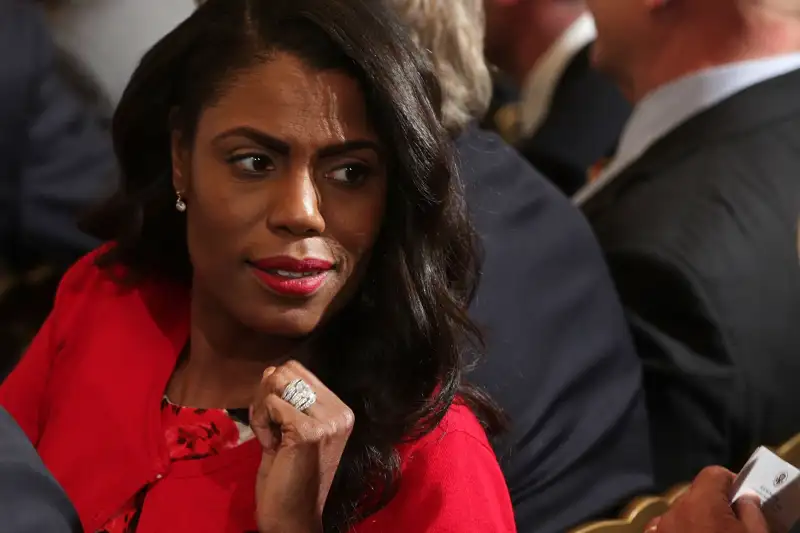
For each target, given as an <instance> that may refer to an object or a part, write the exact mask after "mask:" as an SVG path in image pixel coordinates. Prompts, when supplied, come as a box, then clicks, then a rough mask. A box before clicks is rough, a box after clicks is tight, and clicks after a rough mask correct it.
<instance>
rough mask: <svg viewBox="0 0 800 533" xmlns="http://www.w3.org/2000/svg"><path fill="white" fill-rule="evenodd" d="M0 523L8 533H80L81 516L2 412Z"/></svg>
mask: <svg viewBox="0 0 800 533" xmlns="http://www.w3.org/2000/svg"><path fill="white" fill-rule="evenodd" d="M0 523H2V527H0V529H2V530H3V531H7V532H8V533H70V532H71V533H77V532H78V531H80V530H81V529H80V521H79V520H78V515H77V513H76V512H75V510H74V509H73V508H72V504H70V502H69V500H67V496H66V495H65V494H64V492H63V491H62V490H61V487H59V486H58V484H57V483H56V481H55V480H54V479H53V478H52V477H51V476H50V474H49V473H48V472H47V469H46V468H45V467H44V464H42V461H41V460H40V459H39V456H38V455H36V450H34V449H33V446H32V445H31V443H30V441H28V437H26V436H25V433H23V432H22V430H21V429H20V428H19V426H17V424H16V423H15V422H14V420H13V419H12V418H11V416H9V414H8V413H7V412H6V411H5V409H2V408H0Z"/></svg>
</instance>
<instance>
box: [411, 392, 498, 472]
mask: <svg viewBox="0 0 800 533" xmlns="http://www.w3.org/2000/svg"><path fill="white" fill-rule="evenodd" d="M445 441H447V442H445ZM454 446H457V447H460V448H461V447H463V448H470V447H474V448H476V449H484V450H487V451H489V452H490V453H492V454H494V452H492V448H491V445H490V444H489V440H488V439H487V437H486V433H485V432H484V430H483V427H482V426H481V424H480V422H479V421H478V418H477V417H476V416H475V414H474V413H473V412H472V410H471V409H470V408H469V407H468V406H467V405H465V404H463V403H461V402H460V401H456V402H454V403H453V404H452V405H451V406H450V408H449V409H448V410H447V413H446V414H445V416H444V417H443V418H442V420H441V422H439V424H438V425H437V426H436V427H435V428H433V429H432V430H431V431H430V432H429V433H427V434H425V435H424V436H422V437H420V438H419V439H417V440H414V441H412V442H408V443H405V444H403V445H401V446H400V447H399V449H398V451H399V453H400V457H401V460H402V465H403V466H406V465H407V464H408V463H409V462H411V461H413V460H414V459H415V458H416V457H417V456H418V455H420V454H436V453H437V449H439V448H441V447H447V448H448V449H450V448H452V447H454ZM492 456H494V455H492Z"/></svg>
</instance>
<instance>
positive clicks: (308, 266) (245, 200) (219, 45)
mask: <svg viewBox="0 0 800 533" xmlns="http://www.w3.org/2000/svg"><path fill="white" fill-rule="evenodd" d="M441 107H442V106H441V100H440V90H439V86H438V84H437V82H436V76H435V75H434V73H433V71H432V67H431V65H430V62H429V61H428V58H427V57H426V55H425V54H420V53H419V49H418V47H417V46H415V45H414V44H413V43H412V42H411V41H410V38H409V36H408V33H407V31H406V29H405V27H404V26H403V25H402V24H401V23H400V22H399V21H398V20H397V18H396V17H395V16H394V14H393V13H392V12H391V11H390V10H389V9H388V7H387V6H385V5H384V3H383V2H378V1H373V0H207V1H206V2H203V3H202V5H200V7H199V8H198V9H197V11H195V13H194V14H193V15H192V16H190V17H189V18H188V19H187V20H186V21H185V22H183V23H182V24H180V25H179V26H178V27H177V28H176V29H175V30H174V31H172V32H171V33H170V34H169V35H167V36H166V37H164V39H162V40H161V41H160V42H159V43H158V44H156V45H155V46H154V47H153V48H152V49H151V50H150V51H149V52H148V53H147V54H146V55H145V56H144V58H143V59H142V61H141V64H140V65H139V67H138V68H137V70H136V71H135V72H134V74H133V76H132V78H131V80H130V83H129V85H128V87H127V88H126V90H125V92H124V94H123V96H122V100H121V101H120V104H119V106H118V108H117V111H116V114H115V116H114V121H113V137H114V145H115V150H116V154H117V158H118V160H119V163H120V166H121V170H122V175H123V180H122V187H121V190H120V191H119V194H118V195H117V197H116V198H115V199H114V200H113V201H112V202H110V203H109V204H108V205H107V206H106V207H105V209H104V210H102V211H101V212H100V213H98V215H97V218H96V220H95V223H99V224H100V225H101V227H100V228H99V229H100V230H101V232H100V234H99V236H100V237H103V238H106V239H109V240H113V241H114V242H115V245H114V246H113V247H111V248H110V249H109V250H108V251H107V252H106V253H105V254H104V255H103V256H101V258H100V261H99V262H100V265H101V266H102V267H104V268H106V269H109V270H110V271H111V272H112V273H113V272H119V271H120V270H121V271H122V272H123V273H125V274H127V276H128V277H129V278H133V279H135V280H151V279H157V280H161V281H167V282H171V283H172V284H176V285H180V286H185V287H186V288H188V289H189V290H190V294H191V305H192V322H193V327H195V326H194V325H196V324H197V323H198V322H200V323H202V324H203V325H204V326H205V327H207V329H208V330H209V331H213V332H215V334H216V335H218V336H224V337H225V338H230V337H235V338H236V339H237V340H238V339H246V340H253V341H254V342H253V344H254V345H257V346H259V347H261V348H263V349H261V350H260V351H261V352H268V351H270V350H272V349H273V348H274V347H275V346H276V345H277V346H281V347H283V346H287V345H288V346H302V347H303V348H304V350H305V351H306V352H307V354H306V356H305V357H304V364H306V362H307V363H308V366H309V368H310V369H311V370H312V371H313V372H314V373H315V374H316V375H317V376H319V378H320V379H321V380H322V381H323V382H324V383H325V384H326V385H327V386H328V387H329V388H330V389H331V390H332V391H333V392H334V393H335V394H336V395H337V396H338V397H339V398H341V399H342V400H343V401H344V402H345V403H346V404H347V405H348V406H349V407H350V408H351V409H352V410H353V412H354V414H355V418H356V420H357V421H358V422H357V423H356V426H355V428H354V430H353V433H352V435H351V436H350V439H349V440H348V444H347V448H346V449H345V453H344V456H343V457H342V461H341V463H340V465H339V469H338V470H337V473H336V478H335V481H334V484H333V486H332V488H331V492H330V495H329V497H328V500H327V503H326V506H325V517H324V518H325V523H326V531H332V530H336V531H338V530H340V529H341V530H345V529H347V527H346V526H347V525H348V524H350V523H351V522H353V521H354V520H356V519H357V518H358V516H359V515H360V514H362V513H367V514H368V513H369V512H371V511H374V510H375V509H376V508H377V507H379V506H381V505H383V504H384V503H386V501H387V500H388V498H389V497H390V496H391V494H392V490H393V489H394V488H395V487H396V484H395V482H396V480H397V475H398V468H399V463H398V456H397V453H396V445H397V444H399V443H400V442H402V441H403V440H404V439H406V438H409V437H412V436H416V435H420V434H424V433H425V432H427V431H429V430H430V429H431V428H432V427H435V425H436V424H437V423H438V422H439V421H440V420H441V419H442V417H443V416H444V414H445V413H446V412H447V410H448V409H449V407H450V405H451V404H452V402H453V401H454V399H455V398H456V396H458V397H459V398H462V399H463V400H464V401H466V402H468V403H470V400H471V399H474V401H472V402H471V406H473V407H474V408H477V409H480V406H481V405H485V406H488V405H489V402H488V400H486V399H485V398H484V397H482V396H480V395H479V393H477V392H476V393H475V394H474V395H473V396H470V389H469V387H467V386H466V385H464V384H463V383H462V369H463V368H464V365H465V362H466V361H465V359H464V357H465V356H464V348H465V345H466V344H468V343H469V341H470V340H473V341H475V340H477V339H478V338H479V337H480V335H479V332H478V330H477V328H476V327H475V325H474V324H473V323H472V322H471V320H470V318H469V316H468V314H467V307H468V303H469V301H470V299H471V297H472V294H473V291H474V288H475V286H476V283H477V279H478V275H479V268H478V264H479V259H480V257H479V253H478V249H477V243H476V236H475V233H474V231H473V229H472V227H471V224H470V222H469V218H468V216H467V211H466V206H465V202H464V198H463V195H462V191H461V188H460V182H459V180H458V179H457V170H456V161H455V156H454V152H453V145H452V142H451V138H450V135H449V134H448V132H447V131H446V129H445V128H444V127H442V123H441V119H440V116H439V112H440V109H441ZM298 262H299V263H302V264H301V265H300V266H302V269H298V268H293V265H294V266H295V267H296V266H297V265H296V263H298ZM285 264H288V266H284V265H285ZM306 274H308V276H306ZM223 331H224V333H220V332H223ZM301 342H303V343H304V344H302V345H300V344H296V343H301ZM267 345H269V346H270V349H269V350H267V349H266V348H265V346H267ZM275 355H276V354H270V353H264V357H265V358H268V357H275ZM277 355H280V354H277ZM481 398H484V399H483V400H481ZM483 412H484V413H489V412H490V410H484V411H483ZM478 414H479V415H480V410H479V412H478ZM376 492H377V494H376ZM364 498H367V500H366V501H365V500H364Z"/></svg>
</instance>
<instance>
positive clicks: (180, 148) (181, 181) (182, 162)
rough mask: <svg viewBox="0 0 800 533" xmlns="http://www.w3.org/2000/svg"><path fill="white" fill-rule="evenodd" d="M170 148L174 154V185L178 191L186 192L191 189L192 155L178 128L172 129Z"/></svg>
mask: <svg viewBox="0 0 800 533" xmlns="http://www.w3.org/2000/svg"><path fill="white" fill-rule="evenodd" d="M170 145H171V146H170V149H171V154H172V186H173V187H174V188H175V191H176V192H179V193H181V194H185V193H186V191H187V190H188V189H189V176H190V172H189V165H190V164H191V155H190V154H189V149H188V148H187V146H186V143H185V142H184V140H183V136H182V135H181V134H180V132H179V131H178V130H172V135H171V137H170Z"/></svg>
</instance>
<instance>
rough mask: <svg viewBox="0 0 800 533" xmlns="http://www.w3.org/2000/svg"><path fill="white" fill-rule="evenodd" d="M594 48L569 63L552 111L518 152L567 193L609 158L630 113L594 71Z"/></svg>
mask: <svg viewBox="0 0 800 533" xmlns="http://www.w3.org/2000/svg"><path fill="white" fill-rule="evenodd" d="M590 50H591V45H590V46H587V47H586V48H584V49H583V50H581V51H580V52H579V53H578V54H577V55H576V56H575V57H574V58H573V59H572V61H571V62H570V64H569V66H568V67H567V69H566V70H565V71H564V74H563V76H562V77H561V80H559V82H558V85H557V86H556V90H555V91H554V93H553V100H552V102H551V105H550V110H549V112H548V114H547V116H546V118H545V120H544V122H543V123H542V124H541V126H540V127H539V129H538V130H536V132H535V133H534V135H533V136H532V137H530V138H528V139H523V140H522V141H521V142H520V143H519V146H518V147H519V150H520V151H521V152H522V153H523V155H525V157H526V158H527V159H528V161H530V162H531V163H532V164H533V166H534V167H536V169H537V170H539V171H540V172H542V173H543V174H544V175H545V176H547V177H548V178H550V180H551V181H552V182H553V183H554V184H555V185H556V186H557V187H558V188H559V189H561V190H562V191H563V192H564V193H565V194H567V195H568V196H572V195H573V194H574V193H575V192H577V190H578V189H580V188H581V187H582V186H583V185H584V184H585V183H586V172H587V170H588V169H589V167H591V166H592V165H593V164H594V163H596V162H597V161H599V160H600V159H602V158H604V157H607V156H609V155H611V154H612V153H613V152H614V149H615V147H616V144H617V140H618V138H619V135H620V133H621V132H622V128H623V126H624V125H625V122H626V121H627V120H628V117H629V116H630V112H631V106H630V104H629V103H628V102H627V101H626V100H625V99H624V98H623V96H622V94H621V93H620V92H619V90H618V89H617V87H616V86H615V85H614V84H613V83H612V82H611V81H610V80H609V79H607V78H606V77H605V76H603V75H602V74H600V73H599V72H597V71H596V70H595V69H594V68H592V66H591V61H590Z"/></svg>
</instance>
